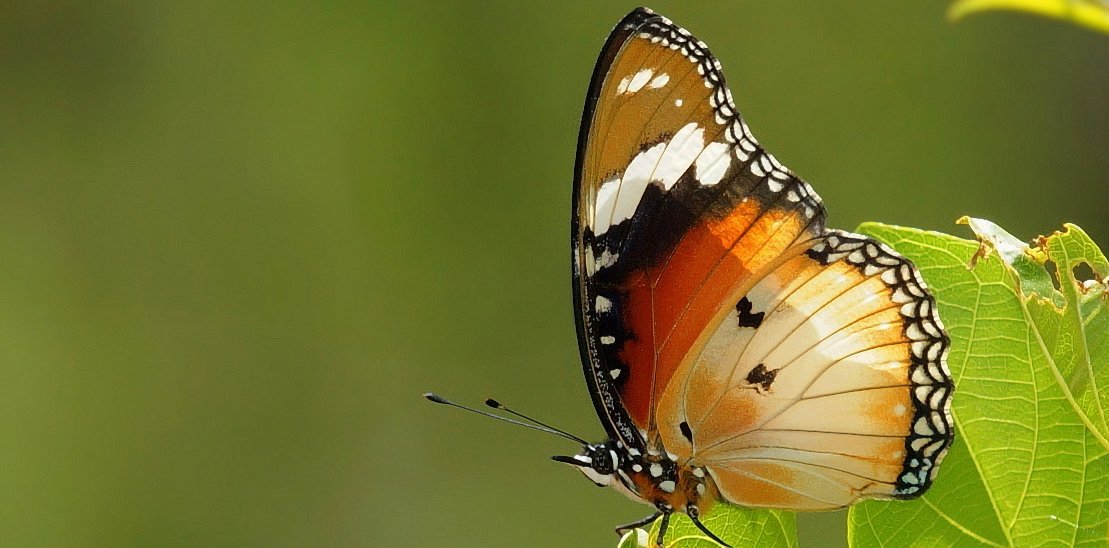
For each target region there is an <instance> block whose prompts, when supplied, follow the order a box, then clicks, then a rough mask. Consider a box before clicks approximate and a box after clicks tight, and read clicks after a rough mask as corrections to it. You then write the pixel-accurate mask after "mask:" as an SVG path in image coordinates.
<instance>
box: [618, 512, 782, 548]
mask: <svg viewBox="0 0 1109 548" xmlns="http://www.w3.org/2000/svg"><path fill="white" fill-rule="evenodd" d="M659 521H660V520H655V522H654V524H653V525H651V530H650V532H646V531H643V530H642V529H637V530H636V531H631V532H629V533H628V534H626V535H624V537H623V538H621V539H620V544H619V548H642V547H652V548H653V547H654V544H653V543H654V540H655V538H656V536H657V535H658V527H659ZM701 523H703V524H705V527H708V529H709V530H710V531H712V532H713V534H715V535H717V536H719V537H720V538H721V539H722V540H724V541H726V542H727V543H728V544H731V545H732V546H734V547H735V548H741V547H744V546H752V547H754V546H760V547H761V546H790V547H793V546H797V518H796V516H795V515H794V514H793V513H792V512H782V511H777V510H753V509H747V508H740V507H738V506H731V505H728V504H717V505H716V506H714V507H713V508H712V511H711V512H709V514H708V515H706V516H704V517H702V518H701ZM664 540H665V541H666V547H667V548H718V547H719V546H720V545H719V544H717V543H715V542H713V541H712V539H710V538H708V536H707V535H705V534H704V533H703V532H701V530H700V529H698V528H697V526H695V525H693V522H692V521H690V520H689V518H688V517H686V516H685V514H674V515H672V516H671V517H670V527H669V529H667V531H666V538H665V539H664Z"/></svg>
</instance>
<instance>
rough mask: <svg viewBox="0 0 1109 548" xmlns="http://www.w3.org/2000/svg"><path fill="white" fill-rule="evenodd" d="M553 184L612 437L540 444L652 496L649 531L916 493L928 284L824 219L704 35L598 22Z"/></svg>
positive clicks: (928, 387)
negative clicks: (732, 87) (759, 130)
mask: <svg viewBox="0 0 1109 548" xmlns="http://www.w3.org/2000/svg"><path fill="white" fill-rule="evenodd" d="M574 185H575V186H574V202H573V215H572V220H571V223H572V237H573V272H574V303H575V313H576V316H577V323H578V340H579V343H580V346H581V356H582V360H583V362H584V365H585V377H586V380H587V382H588V385H589V390H590V392H591V394H592V396H593V403H594V405H595V406H596V408H597V412H598V414H599V415H600V417H601V420H602V422H603V423H604V425H605V427H606V429H607V431H608V434H609V436H610V437H611V439H610V440H609V441H607V442H605V443H601V444H596V445H586V446H585V448H584V450H583V451H582V452H581V453H580V454H578V455H576V456H574V457H563V458H560V460H562V461H563V462H567V463H570V464H574V465H576V466H577V467H579V468H580V470H581V471H582V472H584V473H585V474H586V475H587V476H588V477H590V478H591V479H592V480H593V481H594V482H596V483H598V484H602V485H611V486H613V487H615V488H616V489H617V490H619V491H622V492H624V493H625V494H627V495H628V496H630V497H632V498H633V499H635V500H641V501H643V502H646V503H648V504H650V505H652V506H654V507H655V508H656V509H657V513H656V514H655V515H653V516H651V518H648V520H650V519H654V518H656V517H659V516H662V518H663V522H662V531H663V532H664V531H665V528H666V523H667V521H666V520H667V518H668V517H669V515H670V514H671V513H673V512H684V513H686V514H688V515H689V516H690V517H691V518H693V519H694V522H695V523H697V525H698V526H700V527H701V528H702V530H704V532H706V533H707V534H709V535H710V536H713V538H715V535H712V533H711V532H709V531H708V530H707V529H705V528H704V527H703V526H702V525H701V523H700V521H699V520H698V519H697V518H698V517H699V516H700V515H702V514H703V513H704V512H705V511H706V510H708V509H709V507H710V506H712V505H713V504H714V503H728V504H737V505H741V506H750V507H761V508H784V509H790V510H828V509H835V508H842V507H844V506H848V505H850V504H852V503H854V502H856V501H858V500H862V499H869V498H897V499H908V498H914V497H917V496H919V495H920V494H921V493H923V492H924V491H925V490H926V489H928V487H929V485H931V482H932V479H933V478H934V477H935V474H936V470H937V468H938V466H939V464H940V461H941V460H942V459H943V456H944V454H945V452H946V451H947V448H948V447H949V446H950V444H951V441H952V435H953V432H952V426H953V423H952V419H951V414H950V401H951V395H952V391H953V388H954V387H953V384H952V380H951V374H950V372H949V371H948V368H947V365H946V356H947V350H948V344H949V341H948V337H947V334H946V333H945V332H944V328H943V324H942V323H941V322H940V319H939V317H938V316H937V312H936V303H935V300H934V299H933V297H932V295H931V294H930V293H929V291H928V288H927V287H926V286H925V284H924V281H923V280H922V279H921V277H920V274H919V273H918V272H917V270H916V268H915V267H914V266H913V264H912V263H910V262H909V261H908V260H907V259H905V258H903V257H901V256H900V255H898V254H897V253H896V252H895V251H893V250H892V249H890V248H889V247H887V246H885V245H883V244H881V243H879V242H877V241H875V240H872V239H870V238H867V237H865V236H859V235H855V234H850V233H847V232H842V231H837V230H829V229H826V228H825V227H824V215H825V212H824V206H823V204H822V203H821V201H820V198H819V197H817V195H816V193H815V192H813V190H812V188H811V187H810V186H809V185H808V184H807V183H805V182H804V181H802V180H801V179H799V178H798V177H797V176H795V175H794V174H793V173H791V172H790V170H789V169H787V168H786V167H784V166H782V165H781V164H780V163H778V161H777V160H775V159H774V157H773V156H771V155H770V153H768V152H766V151H765V150H764V149H763V148H762V147H761V146H760V145H759V144H758V142H757V141H756V140H755V138H754V136H753V135H751V131H750V130H749V129H748V127H747V124H745V123H744V122H743V118H742V117H741V116H740V115H739V112H738V111H737V110H736V108H735V105H734V104H733V102H732V95H731V93H730V92H729V91H728V88H727V86H726V85H725V83H724V76H723V74H722V73H721V70H720V63H719V62H717V60H716V59H715V58H714V57H713V56H712V54H711V53H709V50H708V48H707V46H705V44H704V42H701V41H699V40H697V39H696V38H694V37H693V36H692V35H690V33H689V32H687V31H686V30H685V29H683V28H680V27H678V26H676V25H674V24H673V23H672V22H671V21H669V20H668V19H666V18H664V17H661V16H659V15H656V14H654V13H652V12H651V11H650V10H647V9H642V8H641V9H637V10H635V11H633V12H632V13H630V14H629V15H628V16H627V17H625V18H624V19H623V20H622V21H621V22H620V24H619V25H617V27H616V28H615V30H613V32H612V34H611V35H610V36H609V38H608V41H607V43H606V44H605V46H604V49H602V51H601V55H600V58H599V60H598V62H597V66H596V68H595V70H594V72H593V80H592V83H591V84H590V86H589V93H588V96H587V99H586V107H585V114H584V116H583V118H582V126H581V133H580V135H579V141H578V157H577V166H576V169H575V183H574ZM646 522H647V521H646V520H645V521H644V522H641V523H646ZM637 525H638V524H637ZM659 536H660V540H659V542H660V544H661V537H662V534H660V535H659ZM716 540H717V541H719V539H716Z"/></svg>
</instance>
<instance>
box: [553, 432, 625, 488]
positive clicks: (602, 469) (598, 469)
mask: <svg viewBox="0 0 1109 548" xmlns="http://www.w3.org/2000/svg"><path fill="white" fill-rule="evenodd" d="M551 458H552V459H554V460H556V461H558V462H563V463H566V464H569V465H571V466H573V467H575V468H577V469H578V471H580V472H581V473H582V474H584V475H585V477H587V478H589V481H592V482H593V483H595V484H597V485H598V486H601V487H607V486H609V485H612V484H613V480H614V479H615V478H616V471H617V470H619V469H620V467H621V466H622V465H623V463H624V458H625V457H624V452H623V451H622V448H621V447H620V446H618V445H617V444H616V442H614V441H611V440H610V441H606V442H604V443H596V444H586V445H583V446H582V449H581V452H580V453H578V454H576V455H574V456H572V457H566V456H555V457H551Z"/></svg>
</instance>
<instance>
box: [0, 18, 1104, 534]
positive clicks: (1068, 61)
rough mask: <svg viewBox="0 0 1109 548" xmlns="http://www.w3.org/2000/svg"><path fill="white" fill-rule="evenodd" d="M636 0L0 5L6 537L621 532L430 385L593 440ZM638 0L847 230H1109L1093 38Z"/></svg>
mask: <svg viewBox="0 0 1109 548" xmlns="http://www.w3.org/2000/svg"><path fill="white" fill-rule="evenodd" d="M94 4H95V5H94ZM894 6H895V9H893V10H891V9H890V8H891V7H894ZM632 7H634V4H632V3H627V2H615V1H606V2H596V1H590V2H586V1H577V2H561V3H556V4H540V3H526V2H510V1H499V2H493V1H485V2H470V3H445V2H437V1H427V2H393V3H384V2H355V1H351V2H328V3H318V4H314V5H310V6H305V5H302V4H300V3H293V2H269V3H253V4H248V3H223V2H213V3H208V2H188V3H186V2H134V3H131V2H97V3H86V2H51V1H45V2H35V3H19V2H5V3H3V4H0V322H2V323H0V379H2V380H0V417H2V421H3V432H2V434H0V493H2V495H0V543H2V544H4V545H7V546H79V545H97V546H128V545H133V546H153V545H191V546H319V545H361V546H428V545H433V544H434V545H451V546H504V547H515V546H560V547H562V546H612V545H614V543H615V540H616V537H615V536H614V535H613V534H612V532H611V527H612V526H614V525H616V524H618V523H624V522H627V521H631V520H633V519H636V518H639V517H641V516H642V515H645V513H646V510H647V509H646V507H644V506H637V505H634V504H632V503H630V502H629V501H627V500H625V499H624V498H623V497H621V496H619V495H617V494H616V493H613V492H608V491H605V490H600V489H597V488H595V487H592V486H591V484H589V483H588V482H587V481H586V480H584V479H583V478H581V477H579V475H578V474H577V473H575V472H572V471H571V470H568V469H565V468H563V467H559V466H557V465H556V464H554V463H551V462H550V461H548V460H547V457H548V456H549V455H553V454H559V453H567V452H573V451H576V450H577V447H574V446H571V445H570V444H568V443H566V442H564V441H563V440H560V439H557V438H553V437H548V436H543V435H541V434H538V433H535V432H529V431H523V430H516V429H512V428H511V427H507V426H506V425H503V424H494V423H492V422H490V421H484V420H481V419H477V418H475V417H472V416H467V415H463V414H462V413H457V412H452V411H450V410H448V409H445V408H441V407H436V406H432V405H430V404H428V403H427V402H425V401H424V400H422V399H421V398H420V397H419V396H420V394H421V393H422V392H424V391H425V390H429V389H435V390H438V391H441V392H442V393H443V394H445V395H448V396H451V397H455V398H457V399H460V400H462V401H465V402H470V403H477V402H480V401H481V400H482V399H483V398H485V397H487V396H497V397H499V398H501V399H503V400H504V401H505V402H509V403H511V404H515V405H516V406H518V407H519V408H520V409H522V410H525V411H529V412H532V413H533V414H535V415H537V416H539V417H542V418H544V419H546V420H548V421H550V422H552V423H554V424H557V425H560V426H563V427H565V428H566V429H568V430H570V431H571V432H575V433H578V434H581V435H583V436H585V437H588V438H599V437H600V436H601V432H602V430H601V428H600V425H599V423H598V421H597V419H596V417H595V416H594V415H593V410H592V406H591V404H590V403H589V397H588V395H587V394H586V393H585V389H584V383H583V381H582V379H581V373H580V365H579V360H578V353H577V352H578V351H577V345H576V342H575V333H574V324H573V318H572V315H571V307H570V286H569V249H568V224H567V223H568V216H569V197H570V192H571V188H570V185H571V172H572V167H573V159H574V146H575V139H576V134H577V128H578V120H579V116H580V113H581V108H582V99H583V96H584V93H585V88H586V85H587V82H588V79H589V75H590V72H591V70H592V67H593V63H594V60H595V58H596V55H597V52H598V49H599V48H600V46H601V44H602V43H603V41H604V38H605V36H606V35H607V33H608V31H609V30H610V28H611V27H612V25H614V24H615V23H616V22H617V21H618V20H619V18H620V17H621V16H622V15H623V14H624V13H625V12H627V11H628V10H630V9H631V8H632ZM652 7H654V8H655V9H656V10H658V11H660V12H662V13H663V14H665V15H668V16H669V17H671V18H673V19H675V20H676V21H678V22H679V23H680V24H683V25H684V26H687V27H688V28H690V29H692V30H693V31H694V32H695V33H697V34H698V35H699V36H700V37H701V38H702V39H704V40H706V41H707V42H708V43H709V44H710V45H711V46H712V47H713V49H714V51H715V53H716V54H717V56H718V57H720V58H721V59H722V61H723V63H724V66H725V71H726V74H727V75H728V76H729V77H730V81H731V84H732V88H733V91H734V92H735V95H736V98H737V101H738V103H739V106H740V108H741V109H742V110H743V112H744V113H745V116H746V117H747V120H748V122H749V124H750V125H751V127H752V128H754V131H755V133H756V135H758V137H759V138H760V140H761V141H762V142H763V143H764V144H765V145H767V147H768V148H769V149H770V150H772V151H773V152H774V153H775V155H776V156H777V157H778V158H779V159H781V160H782V161H783V162H784V163H786V165H789V166H790V167H792V168H793V169H794V170H795V171H796V172H798V173H800V174H801V175H802V176H803V177H805V178H806V179H808V180H809V181H810V182H812V183H813V184H814V186H815V187H816V188H817V190H818V192H819V193H820V194H821V195H822V196H823V198H824V200H825V203H826V204H827V206H828V208H829V210H830V212H831V213H830V224H831V225H832V226H836V227H842V228H853V227H854V226H855V225H856V224H858V223H859V222H861V221H864V220H877V221H885V222H891V223H897V224H904V225H912V226H918V227H923V228H929V229H936V230H942V231H948V232H953V233H956V234H963V235H965V234H967V232H966V230H964V229H962V228H960V227H956V226H954V225H953V221H954V220H955V219H956V218H957V217H959V216H961V215H964V214H971V215H975V216H980V217H986V218H989V219H992V220H993V221H995V222H998V223H1000V224H1001V225H1003V226H1005V227H1006V228H1008V229H1009V230H1010V231H1012V232H1013V233H1014V234H1017V235H1019V236H1021V237H1024V238H1030V237H1032V236H1034V235H1036V234H1038V233H1042V232H1046V231H1050V230H1053V229H1054V228H1056V227H1058V225H1059V224H1060V223H1061V222H1063V221H1070V222H1075V223H1078V224H1080V225H1082V226H1083V227H1085V228H1086V229H1087V231H1088V232H1089V233H1090V234H1091V235H1092V236H1093V237H1094V238H1095V240H1098V241H1099V242H1101V243H1103V244H1105V243H1107V242H1109V208H1107V206H1106V174H1107V173H1109V131H1107V123H1109V37H1107V36H1101V35H1096V34H1094V33H1092V32H1090V31H1087V30H1083V29H1080V28H1077V27H1073V26H1069V25H1067V24H1065V23H1061V22H1058V21H1050V20H1041V19H1035V18H1032V17H1028V16H1024V15H1016V14H996V15H986V16H980V17H976V18H971V19H968V20H966V21H964V22H961V23H959V24H957V25H952V24H949V23H948V22H946V21H945V19H944V10H945V8H946V3H945V2H940V1H931V2H903V3H897V4H896V5H894V4H891V3H888V2H877V1H868V2H847V1H839V2H818V1H813V0H809V1H804V2H801V1H779V2H749V1H733V2H711V3H709V2H703V3H698V4H697V5H687V3H684V2H677V1H665V2H663V1H660V2H658V3H656V4H655V5H653V6H652ZM837 519H842V517H841V516H837V515H835V514H832V515H825V516H824V517H823V519H822V520H821V519H817V520H816V521H812V520H808V521H806V522H805V528H806V529H805V535H806V538H807V539H810V540H812V539H824V540H828V539H830V538H832V537H834V536H835V535H840V534H842V531H841V530H839V529H837V528H836V527H835V526H834V523H833V522H834V521H836V520H837ZM829 524H832V525H829ZM825 527H826V528H825Z"/></svg>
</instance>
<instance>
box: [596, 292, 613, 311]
mask: <svg viewBox="0 0 1109 548" xmlns="http://www.w3.org/2000/svg"><path fill="white" fill-rule="evenodd" d="M594 310H596V311H597V313H598V314H604V313H605V312H608V311H609V310H612V301H610V300H608V299H606V298H605V297H603V296H601V295H597V302H596V306H594Z"/></svg>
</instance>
